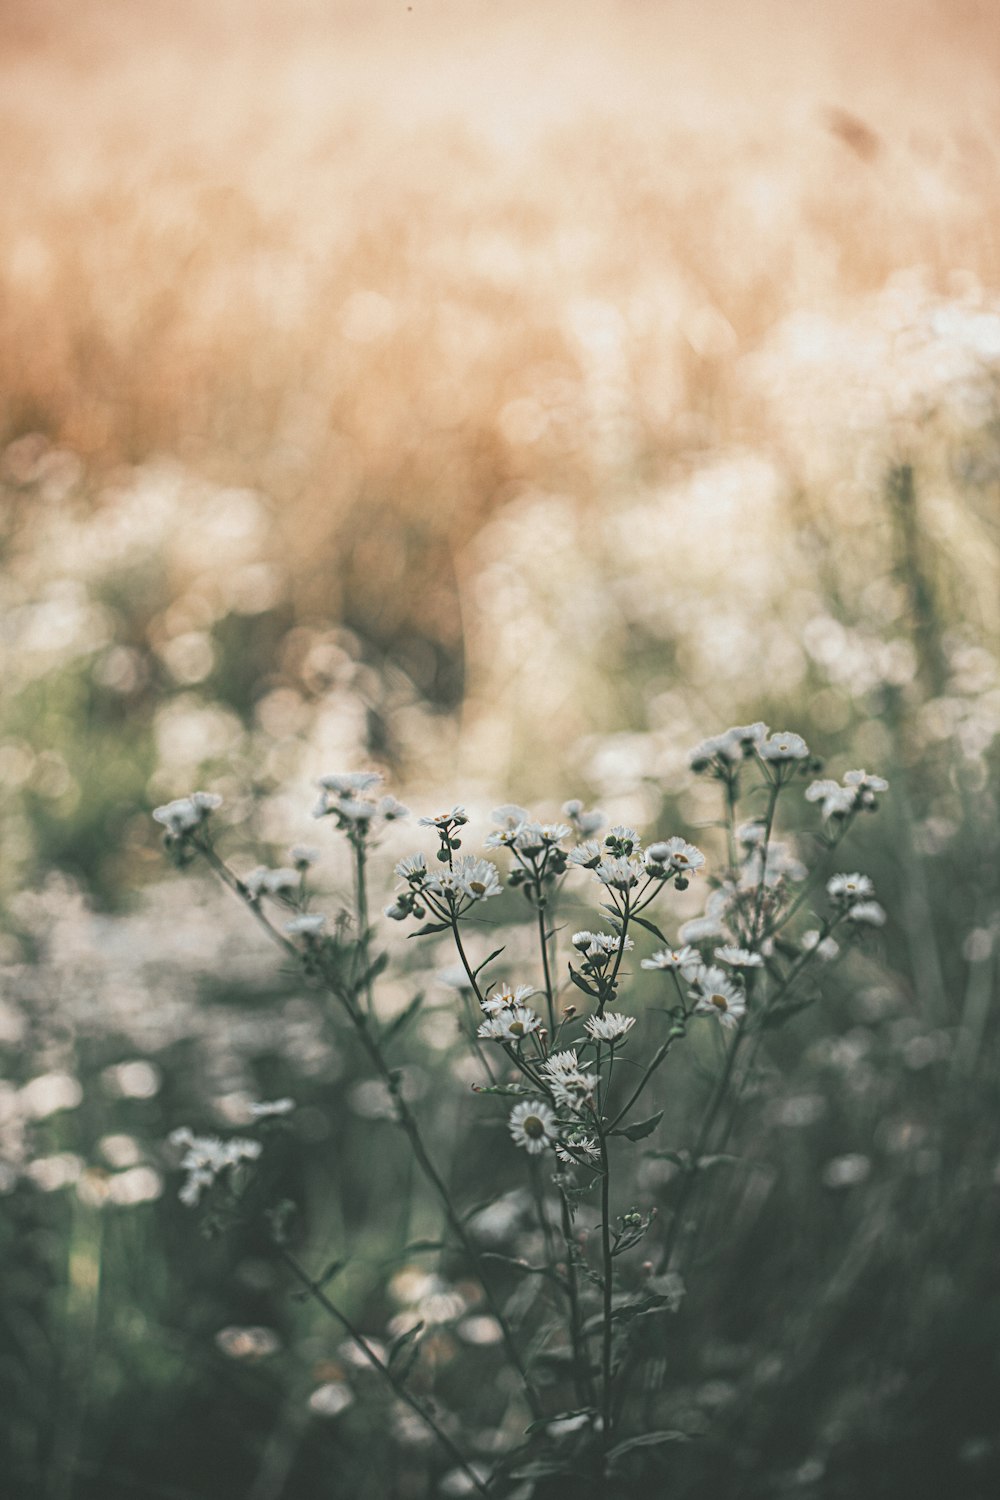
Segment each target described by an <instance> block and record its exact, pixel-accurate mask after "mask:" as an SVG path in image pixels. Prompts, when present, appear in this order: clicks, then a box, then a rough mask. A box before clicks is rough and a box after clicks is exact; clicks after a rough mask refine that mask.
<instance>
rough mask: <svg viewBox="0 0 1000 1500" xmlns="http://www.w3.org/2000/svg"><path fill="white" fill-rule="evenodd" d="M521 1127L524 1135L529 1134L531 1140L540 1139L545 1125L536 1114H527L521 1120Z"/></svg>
mask: <svg viewBox="0 0 1000 1500" xmlns="http://www.w3.org/2000/svg"><path fill="white" fill-rule="evenodd" d="M522 1129H523V1130H524V1133H525V1135H530V1136H531V1139H532V1140H533V1141H537V1140H540V1139H541V1137H542V1136H543V1135H544V1134H545V1125H544V1123H543V1122H542V1121H541V1120H540V1119H539V1118H538V1116H537V1115H529V1116H528V1117H527V1119H526V1120H525V1121H524V1122H523V1125H522Z"/></svg>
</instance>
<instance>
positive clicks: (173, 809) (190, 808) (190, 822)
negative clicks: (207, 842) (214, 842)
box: [153, 792, 222, 865]
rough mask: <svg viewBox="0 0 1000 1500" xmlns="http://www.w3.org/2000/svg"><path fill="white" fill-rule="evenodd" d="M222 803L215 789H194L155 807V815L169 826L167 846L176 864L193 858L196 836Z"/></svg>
mask: <svg viewBox="0 0 1000 1500" xmlns="http://www.w3.org/2000/svg"><path fill="white" fill-rule="evenodd" d="M221 806H222V798H221V797H220V796H219V795H218V793H216V792H192V793H191V795H190V796H189V797H177V798H175V800H174V801H173V802H166V803H164V805H163V806H162V807H155V808H154V809H153V817H154V818H155V819H156V821H157V823H161V824H162V825H163V827H164V828H165V829H166V833H165V834H164V836H163V843H164V847H165V848H166V850H167V852H168V853H169V854H170V855H171V857H172V858H173V859H174V861H175V863H177V864H178V865H186V864H189V863H190V861H191V860H192V859H193V858H194V849H193V847H192V846H193V841H194V835H195V834H196V833H197V832H198V831H199V830H200V829H201V828H203V827H204V825H205V824H206V823H207V822H208V819H209V818H210V817H211V815H212V813H213V812H215V810H216V808H219V807H221Z"/></svg>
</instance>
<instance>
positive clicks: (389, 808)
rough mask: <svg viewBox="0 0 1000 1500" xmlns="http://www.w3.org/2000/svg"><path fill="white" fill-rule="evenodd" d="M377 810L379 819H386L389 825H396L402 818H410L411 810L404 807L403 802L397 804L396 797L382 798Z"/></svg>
mask: <svg viewBox="0 0 1000 1500" xmlns="http://www.w3.org/2000/svg"><path fill="white" fill-rule="evenodd" d="M375 810H376V812H377V813H378V815H379V817H380V818H384V819H385V821H386V822H387V823H396V822H398V821H399V819H400V818H408V817H409V816H410V809H409V808H408V807H404V806H403V804H402V802H397V800H396V798H395V797H389V796H385V797H380V798H379V800H378V802H377V804H376V809H375Z"/></svg>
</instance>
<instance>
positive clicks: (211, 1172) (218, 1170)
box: [168, 1125, 263, 1208]
mask: <svg viewBox="0 0 1000 1500" xmlns="http://www.w3.org/2000/svg"><path fill="white" fill-rule="evenodd" d="M168 1139H169V1141H170V1144H171V1145H172V1146H185V1147H186V1148H187V1149H186V1151H185V1153H184V1155H183V1157H182V1158H181V1163H180V1165H181V1171H183V1172H186V1173H187V1180H186V1181H185V1182H184V1184H183V1186H182V1187H181V1190H180V1193H179V1194H178V1196H179V1198H180V1200H181V1202H182V1203H183V1204H185V1206H186V1207H188V1208H194V1207H195V1205H196V1204H197V1203H198V1202H199V1200H200V1198H201V1195H202V1192H203V1191H204V1190H205V1189H206V1188H210V1187H211V1186H212V1185H213V1183H214V1182H215V1180H216V1178H217V1177H219V1176H220V1175H221V1174H222V1173H223V1172H227V1171H230V1170H231V1169H232V1168H234V1167H238V1166H239V1164H240V1163H241V1162H243V1161H256V1159H257V1157H258V1156H260V1153H261V1150H262V1149H263V1148H262V1146H261V1144H260V1141H251V1140H247V1139H246V1138H245V1137H242V1136H234V1137H233V1138H232V1140H229V1141H223V1140H221V1139H220V1138H219V1137H218V1136H215V1135H194V1134H193V1133H192V1131H190V1130H189V1129H188V1127H187V1126H186V1125H182V1126H181V1127H180V1129H178V1130H175V1131H173V1132H172V1133H171V1135H170V1136H169V1137H168Z"/></svg>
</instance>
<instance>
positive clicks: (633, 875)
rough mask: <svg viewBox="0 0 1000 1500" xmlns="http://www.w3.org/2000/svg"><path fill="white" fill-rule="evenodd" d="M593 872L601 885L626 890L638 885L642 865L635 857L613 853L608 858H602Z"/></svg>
mask: <svg viewBox="0 0 1000 1500" xmlns="http://www.w3.org/2000/svg"><path fill="white" fill-rule="evenodd" d="M594 874H595V875H596V876H597V878H598V880H599V881H600V882H601V884H602V885H608V886H612V887H613V888H614V889H615V890H619V891H627V890H630V889H631V887H632V886H634V885H638V883H639V876H640V875H641V874H642V865H641V864H640V862H639V861H638V860H637V859H629V858H628V856H627V855H614V856H612V857H611V858H610V859H602V860H601V862H600V864H599V865H598V866H597V869H596V870H595V871H594Z"/></svg>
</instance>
